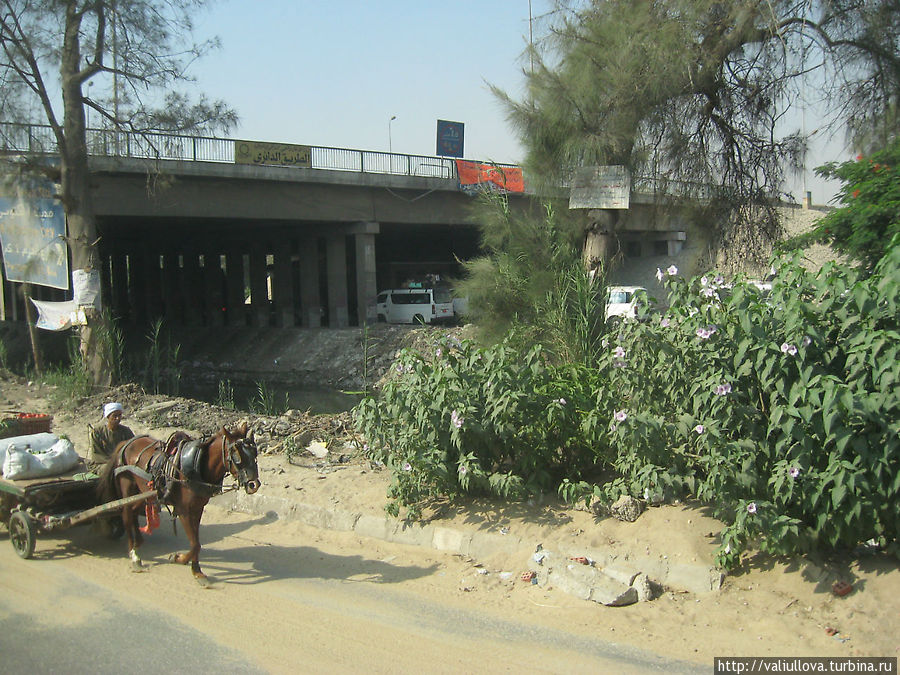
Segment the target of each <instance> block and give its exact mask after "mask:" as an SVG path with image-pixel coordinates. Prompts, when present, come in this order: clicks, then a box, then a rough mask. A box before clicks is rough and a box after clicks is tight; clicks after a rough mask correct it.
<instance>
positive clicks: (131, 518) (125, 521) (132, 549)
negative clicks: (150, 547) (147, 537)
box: [119, 481, 146, 572]
mask: <svg viewBox="0 0 900 675" xmlns="http://www.w3.org/2000/svg"><path fill="white" fill-rule="evenodd" d="M130 487H131V486H130V485H129V484H128V483H126V482H124V481H123V482H121V483H119V494H120V495H123V496H128V495H129V494H132V493H133V491H131V490H130V489H129V488H130ZM122 525H123V526H124V527H125V534H126V535H127V536H128V557H129V558H131V569H132V571H134V572H144V571H146V568H145V567H144V563H143V561H142V560H141V556H140V555H139V554H138V552H137V550H138V548H139V547H140V545H141V544H143V543H144V537H143V535H142V534H141V531H140V528H139V527H138V522H137V513H136V511H135V507H134V506H125V507H123V508H122Z"/></svg>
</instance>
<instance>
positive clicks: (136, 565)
mask: <svg viewBox="0 0 900 675" xmlns="http://www.w3.org/2000/svg"><path fill="white" fill-rule="evenodd" d="M131 571H132V572H146V571H147V566H146V565H144V563H142V562H141V561H140V560H132V561H131Z"/></svg>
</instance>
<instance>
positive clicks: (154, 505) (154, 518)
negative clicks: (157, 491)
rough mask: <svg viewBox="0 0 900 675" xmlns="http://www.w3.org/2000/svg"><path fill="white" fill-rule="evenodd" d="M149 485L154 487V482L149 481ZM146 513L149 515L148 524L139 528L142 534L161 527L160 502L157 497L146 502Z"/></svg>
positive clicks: (150, 532)
mask: <svg viewBox="0 0 900 675" xmlns="http://www.w3.org/2000/svg"><path fill="white" fill-rule="evenodd" d="M147 487H149V488H150V489H153V482H152V481H151V482H150V483H148V484H147ZM144 513H145V514H146V516H147V524H146V525H144V527H141V528H139V529H140V531H141V533H142V534H147V535H149V534H152V533H153V530H155V529H156V528H157V527H159V503H158V502H157V501H156V500H155V499H150V500H148V501H146V502H144Z"/></svg>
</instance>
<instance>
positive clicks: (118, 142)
mask: <svg viewBox="0 0 900 675" xmlns="http://www.w3.org/2000/svg"><path fill="white" fill-rule="evenodd" d="M237 142H239V141H238V140H237V139H231V138H215V137H207V136H185V135H180V134H169V133H147V132H144V133H134V132H126V131H116V130H112V129H88V130H87V146H88V153H89V154H90V155H92V156H98V157H128V158H138V159H165V160H181V161H189V162H217V163H222V164H231V163H234V148H235V144H236V143H237ZM309 147H310V163H311V167H312V168H313V169H328V170H331V171H352V172H358V173H378V174H392V175H397V176H419V177H425V178H444V179H455V178H456V177H457V172H456V161H455V160H453V159H448V158H446V157H434V156H428V155H406V154H399V153H391V152H377V151H373V150H353V149H348V148H331V147H322V146H309ZM0 151H2V152H4V153H29V154H35V153H47V154H53V153H55V152H56V140H55V138H54V136H53V133H52V130H51V128H50V127H49V126H47V125H41V124H13V123H9V122H3V123H0ZM503 166H511V165H503Z"/></svg>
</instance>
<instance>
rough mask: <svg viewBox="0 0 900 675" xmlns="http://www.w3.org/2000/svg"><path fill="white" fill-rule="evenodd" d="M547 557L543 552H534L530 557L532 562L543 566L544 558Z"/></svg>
mask: <svg viewBox="0 0 900 675" xmlns="http://www.w3.org/2000/svg"><path fill="white" fill-rule="evenodd" d="M546 557H547V553H546V552H544V551H536V552H535V554H534V555H533V556H531V558H532V560H534V562H536V563H537V564H538V565H541V564H543V562H544V558H546Z"/></svg>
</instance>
